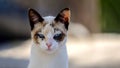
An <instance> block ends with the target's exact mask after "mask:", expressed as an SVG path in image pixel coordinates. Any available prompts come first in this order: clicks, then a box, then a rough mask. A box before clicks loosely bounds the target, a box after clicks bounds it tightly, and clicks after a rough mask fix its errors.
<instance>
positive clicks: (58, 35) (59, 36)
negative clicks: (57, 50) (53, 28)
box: [53, 34, 63, 41]
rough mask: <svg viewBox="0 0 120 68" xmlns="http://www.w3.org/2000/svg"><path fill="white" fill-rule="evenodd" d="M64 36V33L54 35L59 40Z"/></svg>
mask: <svg viewBox="0 0 120 68" xmlns="http://www.w3.org/2000/svg"><path fill="white" fill-rule="evenodd" d="M62 37H63V34H56V35H54V37H53V38H54V39H55V40H57V41H60V40H61V39H62Z"/></svg>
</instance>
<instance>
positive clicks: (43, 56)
mask: <svg viewBox="0 0 120 68" xmlns="http://www.w3.org/2000/svg"><path fill="white" fill-rule="evenodd" d="M44 19H45V21H46V22H48V23H50V22H52V21H53V19H54V17H52V16H48V17H44ZM58 33H59V32H58ZM46 36H47V38H48V40H47V42H45V41H41V40H40V39H39V42H40V44H35V43H34V42H33V44H32V46H31V56H30V63H29V66H28V68H68V56H67V50H66V45H65V44H66V37H65V38H64V40H63V41H62V42H60V43H58V42H56V41H55V40H54V39H53V36H54V35H53V34H52V33H51V32H49V33H48V34H47V35H46ZM46 43H52V46H51V50H47V48H48V47H47V46H46Z"/></svg>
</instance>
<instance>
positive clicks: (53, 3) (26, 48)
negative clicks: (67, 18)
mask: <svg viewBox="0 0 120 68" xmlns="http://www.w3.org/2000/svg"><path fill="white" fill-rule="evenodd" d="M66 7H69V8H70V9H71V23H70V27H69V33H68V42H67V48H68V55H69V66H70V68H120V54H119V53H120V49H119V48H120V34H119V33H120V0H59V1H58V0H50V1H48V0H0V68H27V65H28V63H29V60H28V59H29V52H30V44H31V40H30V25H29V20H28V15H27V13H28V8H34V9H36V10H37V11H38V12H39V13H40V14H41V15H42V16H47V15H52V16H56V15H57V14H58V13H59V12H60V11H61V9H63V8H66Z"/></svg>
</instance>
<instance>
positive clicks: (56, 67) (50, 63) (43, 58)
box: [29, 45, 68, 68]
mask: <svg viewBox="0 0 120 68" xmlns="http://www.w3.org/2000/svg"><path fill="white" fill-rule="evenodd" d="M29 68H68V56H67V50H66V46H65V45H63V46H61V48H60V49H59V50H57V51H56V52H55V53H53V54H47V53H44V52H42V51H40V49H39V48H38V46H36V45H32V48H31V57H30V64H29Z"/></svg>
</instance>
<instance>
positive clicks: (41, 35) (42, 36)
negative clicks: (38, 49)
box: [37, 34, 45, 40]
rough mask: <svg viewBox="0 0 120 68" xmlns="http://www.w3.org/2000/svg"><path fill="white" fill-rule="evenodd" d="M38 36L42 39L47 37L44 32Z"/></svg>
mask: <svg viewBox="0 0 120 68" xmlns="http://www.w3.org/2000/svg"><path fill="white" fill-rule="evenodd" d="M37 36H38V37H39V38H41V39H42V40H43V39H44V38H45V36H44V35H43V34H37Z"/></svg>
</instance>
